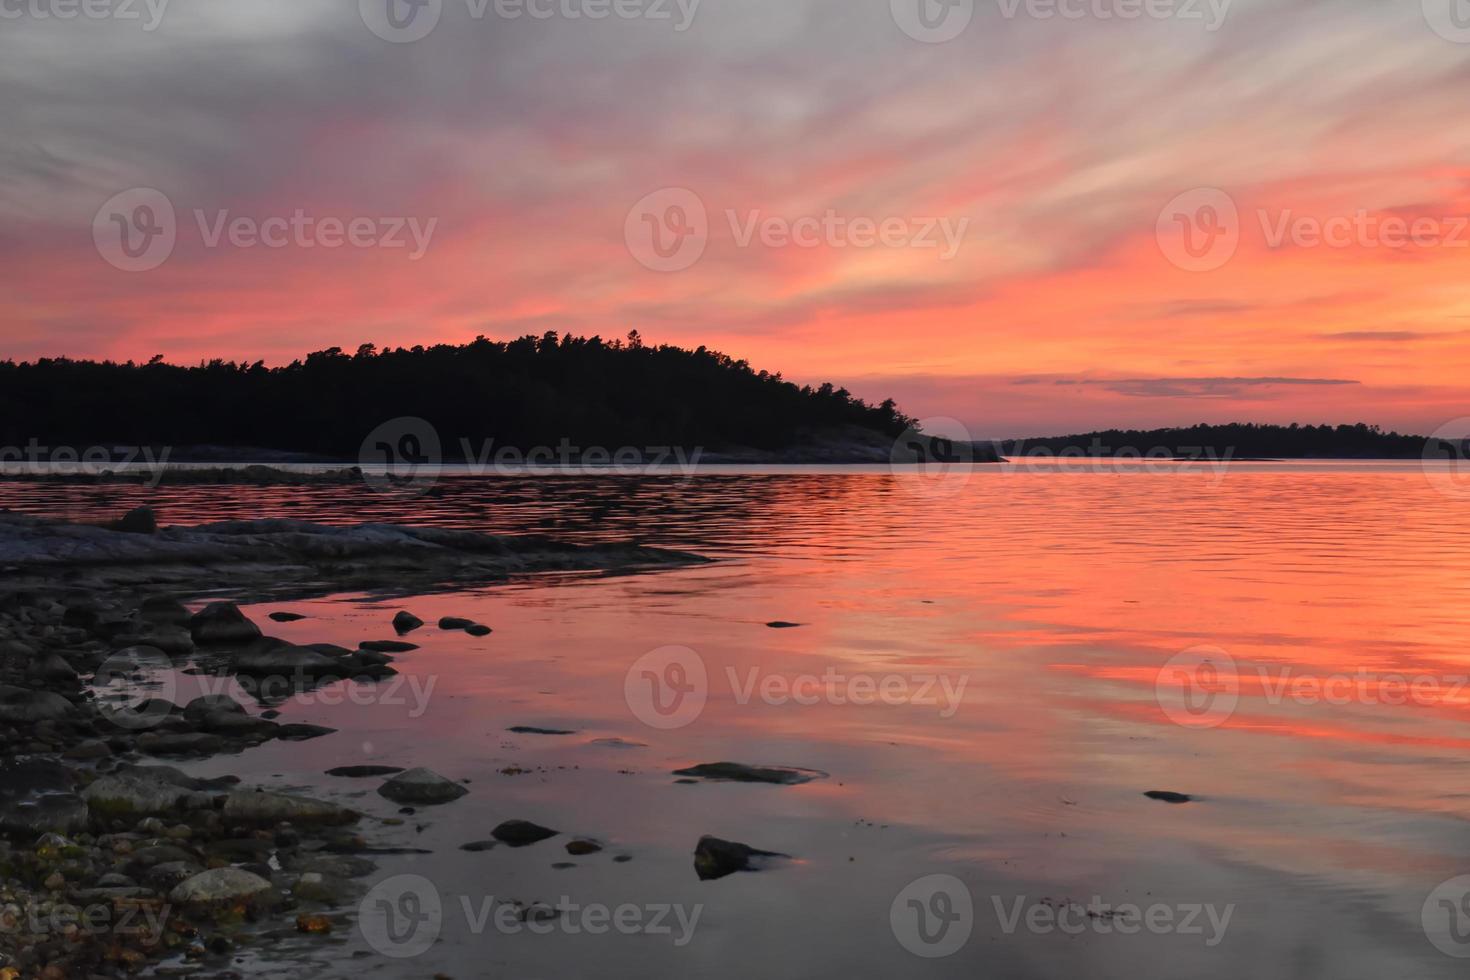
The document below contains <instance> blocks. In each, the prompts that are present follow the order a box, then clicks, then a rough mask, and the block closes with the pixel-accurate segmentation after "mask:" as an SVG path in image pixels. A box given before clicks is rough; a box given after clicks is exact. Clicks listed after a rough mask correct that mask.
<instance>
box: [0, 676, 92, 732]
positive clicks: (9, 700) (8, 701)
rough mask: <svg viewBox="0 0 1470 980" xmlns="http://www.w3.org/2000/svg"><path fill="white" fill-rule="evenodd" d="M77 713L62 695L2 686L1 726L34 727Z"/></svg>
mask: <svg viewBox="0 0 1470 980" xmlns="http://www.w3.org/2000/svg"><path fill="white" fill-rule="evenodd" d="M75 711H76V709H75V707H73V705H72V703H71V702H70V701H68V700H67V699H66V698H64V697H62V696H61V695H60V694H53V693H52V692H50V691H33V690H30V689H29V688H24V687H10V686H8V685H0V724H5V725H34V724H36V723H37V722H42V721H60V720H61V719H63V718H68V717H70V716H71V715H72V714H73V713H74V712H75Z"/></svg>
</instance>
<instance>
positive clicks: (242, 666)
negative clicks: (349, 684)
mask: <svg viewBox="0 0 1470 980" xmlns="http://www.w3.org/2000/svg"><path fill="white" fill-rule="evenodd" d="M346 652H347V651H345V650H344V651H343V653H344V654H345V653H346ZM230 666H231V668H232V669H233V670H234V671H235V672H236V673H237V674H250V675H253V676H255V677H284V678H290V679H299V680H305V679H311V678H324V677H340V676H342V674H343V670H344V668H343V665H342V662H341V660H340V658H338V657H334V656H329V655H328V654H326V653H324V652H322V651H320V650H317V649H313V648H312V647H305V646H301V647H299V646H296V645H295V644H292V643H287V642H285V641H284V640H277V639H274V638H267V639H265V640H262V641H259V642H256V643H253V644H251V645H250V646H249V647H248V648H246V649H244V650H241V651H239V652H238V653H236V654H235V655H234V657H233V658H232V659H231V661H230Z"/></svg>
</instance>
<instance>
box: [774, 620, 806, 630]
mask: <svg viewBox="0 0 1470 980" xmlns="http://www.w3.org/2000/svg"><path fill="white" fill-rule="evenodd" d="M800 625H802V624H801V623H788V622H786V621H785V620H784V619H778V620H775V621H773V622H770V623H767V624H766V626H767V627H769V628H771V629H773V630H794V629H796V628H797V627H798V626H800Z"/></svg>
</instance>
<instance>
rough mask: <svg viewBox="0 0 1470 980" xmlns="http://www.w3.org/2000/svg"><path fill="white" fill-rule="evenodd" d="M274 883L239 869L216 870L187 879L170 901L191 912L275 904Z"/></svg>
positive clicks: (177, 887) (179, 885)
mask: <svg viewBox="0 0 1470 980" xmlns="http://www.w3.org/2000/svg"><path fill="white" fill-rule="evenodd" d="M273 898H274V892H273V891H272V888H271V883H270V882H269V881H267V880H266V879H264V878H262V877H260V875H257V874H252V873H251V872H249V871H244V870H242V869H240V868H215V869H213V870H211V871H203V872H200V873H199V874H197V875H194V876H193V877H192V878H187V879H185V880H184V881H182V882H180V883H179V884H178V885H176V886H174V889H173V890H172V891H170V892H169V893H168V900H169V902H171V903H172V904H174V905H179V906H183V907H184V908H186V909H189V910H191V911H202V910H207V909H213V908H220V907H229V906H237V905H244V906H246V907H258V906H265V905H270V904H273V903H272V902H271V899H273Z"/></svg>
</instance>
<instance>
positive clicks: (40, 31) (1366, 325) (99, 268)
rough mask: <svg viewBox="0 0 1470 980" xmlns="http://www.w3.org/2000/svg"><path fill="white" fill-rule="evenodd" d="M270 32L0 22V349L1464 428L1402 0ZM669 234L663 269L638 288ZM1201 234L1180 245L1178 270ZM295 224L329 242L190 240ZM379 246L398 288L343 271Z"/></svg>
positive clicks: (1425, 67)
mask: <svg viewBox="0 0 1470 980" xmlns="http://www.w3.org/2000/svg"><path fill="white" fill-rule="evenodd" d="M915 2H920V0H915ZM1434 2H1437V0H1426V3H1429V4H1433V3H1434ZM300 6H301V5H299V4H296V5H292V4H286V3H278V2H276V0H263V2H261V3H258V4H253V5H251V6H250V7H248V8H237V9H233V10H229V11H225V10H222V9H215V8H206V7H200V6H184V5H177V6H175V7H173V8H171V9H169V10H168V12H167V13H166V14H165V16H164V17H163V19H162V20H161V21H160V23H159V24H158V25H157V28H156V29H154V30H151V31H145V30H144V29H143V28H141V27H139V26H137V25H134V24H125V23H120V22H116V21H92V22H88V21H80V20H79V21H66V22H63V21H58V20H54V19H51V20H45V19H37V18H35V17H28V18H22V19H20V20H13V21H10V22H8V23H7V24H6V25H5V32H4V33H3V35H0V78H3V81H4V83H5V85H6V88H7V90H8V91H12V92H15V93H16V94H17V95H18V96H20V97H19V98H17V99H15V100H7V105H5V106H0V126H3V129H4V131H5V132H6V133H7V141H6V142H7V146H6V147H5V148H4V151H3V152H0V211H3V213H4V215H5V218H6V220H5V222H4V232H3V234H0V250H3V255H0V258H3V260H4V267H5V268H6V270H7V271H6V273H5V274H4V276H3V279H0V284H3V288H0V322H3V323H4V325H5V327H4V329H5V340H6V343H5V345H4V350H3V354H4V355H5V356H9V357H16V358H28V357H33V356H42V355H51V354H69V355H75V356H99V357H100V356H107V357H115V358H137V359H144V358H147V357H149V356H151V355H153V354H156V353H162V354H164V355H166V356H167V357H168V358H169V359H171V360H179V361H193V360H197V359H199V358H204V357H227V358H235V359H250V360H255V359H264V360H266V361H267V362H281V361H286V360H290V359H291V358H293V357H296V356H300V355H302V354H304V353H306V352H307V351H310V350H316V349H320V348H324V347H328V346H333V345H337V346H342V347H346V348H349V349H351V348H355V347H356V346H357V345H358V344H360V343H363V342H373V343H377V344H378V345H380V346H396V345H411V344H414V343H432V342H439V341H451V342H458V341H464V340H468V339H471V338H473V337H474V336H475V335H477V334H480V333H484V334H486V335H489V336H492V337H497V338H505V337H511V336H515V335H518V334H522V333H538V334H539V333H542V332H544V331H546V330H559V331H573V332H577V333H587V334H593V333H597V334H602V335H603V336H620V335H622V334H624V333H626V332H627V330H629V329H631V328H635V327H636V328H637V329H639V330H640V331H641V332H642V333H643V335H644V337H645V338H646V339H647V340H649V341H652V342H668V343H677V344H683V345H690V346H694V345H698V344H707V345H709V346H712V347H716V348H719V349H723V350H725V351H727V352H729V353H731V354H734V355H736V356H740V357H745V358H748V359H749V360H750V361H751V362H752V363H753V364H754V365H755V366H756V367H758V368H767V369H770V370H778V371H781V372H783V373H784V374H785V375H786V376H787V377H789V378H792V379H794V380H799V381H804V382H805V381H821V380H828V379H830V380H833V381H835V382H837V383H840V384H844V385H846V386H847V387H849V388H851V389H852V390H853V391H855V392H856V393H858V394H861V395H864V396H867V397H871V398H873V399H879V398H882V397H886V396H889V395H893V396H895V397H897V398H898V399H899V401H900V404H901V406H902V407H903V408H904V409H905V410H907V411H908V412H909V413H910V414H913V415H916V416H920V417H928V416H941V415H942V416H953V417H955V418H958V419H960V420H961V421H962V422H963V423H964V424H965V426H966V427H968V428H969V429H970V430H971V432H972V433H973V434H974V435H975V436H977V437H980V436H1007V435H1031V434H1041V433H1047V432H1058V431H1075V430H1079V429H1084V428H1094V427H1104V426H1111V425H1163V424H1189V423H1193V422H1197V421H1224V420H1231V419H1241V420H1257V421H1294V420H1295V421H1303V422H1321V421H1331V422H1356V421H1367V422H1376V423H1380V424H1383V425H1385V426H1387V427H1392V428H1399V429H1403V430H1416V431H1421V432H1429V431H1432V430H1434V429H1436V428H1438V427H1439V426H1440V425H1442V424H1444V423H1445V422H1447V421H1449V420H1450V419H1453V418H1456V417H1458V416H1464V415H1467V414H1470V405H1467V401H1470V400H1467V399H1466V398H1465V386H1464V382H1463V379H1464V377H1465V376H1466V373H1467V372H1466V367H1467V364H1466V361H1467V354H1466V350H1467V346H1466V343H1465V340H1466V336H1467V334H1466V331H1467V329H1470V300H1467V299H1466V298H1465V293H1464V290H1463V286H1462V283H1463V281H1464V271H1465V269H1466V268H1467V261H1470V227H1467V222H1466V216H1467V215H1470V180H1467V178H1470V147H1467V146H1466V141H1465V137H1464V129H1463V127H1458V126H1456V125H1455V124H1454V120H1455V119H1456V118H1458V116H1459V115H1462V114H1463V109H1461V108H1460V107H1459V104H1458V103H1459V102H1460V101H1462V100H1461V99H1460V97H1459V93H1463V91H1464V82H1465V81H1466V80H1467V75H1470V71H1467V66H1470V60H1467V59H1466V57H1465V56H1466V54H1467V53H1470V47H1467V46H1466V45H1463V44H1460V43H1456V42H1455V41H1454V40H1450V39H1447V38H1446V37H1443V36H1440V35H1439V34H1437V33H1436V31H1435V30H1434V29H1432V26H1431V25H1432V24H1433V23H1434V17H1432V16H1429V17H1426V15H1425V12H1424V11H1422V10H1420V9H1419V5H1418V4H1407V5H1404V7H1403V9H1402V10H1399V9H1380V8H1378V7H1375V8H1374V9H1368V10H1362V11H1353V12H1344V11H1340V10H1334V11H1331V12H1328V11H1326V10H1323V9H1321V8H1320V7H1319V6H1318V5H1315V4H1309V3H1305V2H1288V3H1280V2H1276V3H1266V2H1254V0H1239V2H1236V3H1234V4H1227V11H1226V16H1225V18H1224V20H1223V21H1222V22H1221V23H1220V25H1219V26H1218V29H1217V30H1213V31H1211V30H1207V29H1206V28H1205V27H1203V26H1201V25H1200V24H1198V23H1193V22H1188V21H1185V20H1183V19H1179V18H1175V19H1168V20H1158V21H1149V20H1142V21H1129V22H1122V21H1117V20H1112V21H1103V20H1098V19H1096V18H1094V17H1083V18H1080V19H1075V20H1067V21H1057V20H1038V19H1034V18H1029V17H1027V16H1026V15H1025V13H1024V12H1023V13H1022V14H1020V15H1017V16H1015V17H1007V16H1005V15H1004V14H1003V12H1002V8H1001V7H999V6H997V5H996V4H994V3H992V4H990V5H988V6H987V5H986V4H985V3H979V2H978V0H977V2H976V4H975V5H974V6H975V10H974V19H973V20H972V21H971V22H970V23H969V26H968V27H967V28H966V29H965V30H964V31H962V32H961V33H960V34H959V35H958V36H957V37H955V38H954V39H952V40H949V41H948V42H947V43H942V44H937V43H926V42H924V41H922V40H916V39H915V38H914V37H911V36H908V35H907V34H906V33H905V30H904V29H903V28H902V26H901V25H900V24H899V23H898V19H897V15H896V14H894V13H893V12H892V10H897V9H898V6H899V5H898V4H895V5H893V7H892V10H890V9H889V8H890V5H889V4H887V3H877V2H875V3H872V4H858V5H854V4H852V3H836V2H831V0H781V2H779V3H777V2H775V0H770V2H768V0H749V2H747V3H744V4H740V5H735V4H732V3H730V2H728V0H726V2H719V0H705V3H704V5H703V6H699V7H697V10H696V12H695V15H694V18H693V20H692V23H691V24H690V25H689V26H688V29H687V30H683V31H679V30H676V29H675V27H674V26H673V25H671V24H668V23H660V22H656V21H653V20H650V19H646V18H645V19H632V20H616V19H614V20H607V21H599V22H591V21H587V20H570V19H566V18H551V19H547V20H528V19H524V18H523V19H519V20H504V19H497V18H496V17H494V16H493V15H492V16H490V17H488V18H476V17H474V16H473V15H472V14H471V13H470V10H473V7H470V8H466V7H465V6H464V5H463V2H462V0H459V2H458V3H456V2H454V0H447V2H445V3H444V6H443V10H442V20H441V21H439V22H438V24H437V27H436V28H435V29H434V30H433V31H432V32H431V33H429V34H428V36H426V37H424V38H423V39H421V40H418V41H415V42H413V43H392V42H390V41H385V40H383V39H381V38H380V37H378V36H376V35H375V33H374V31H373V30H371V29H369V27H368V26H367V25H366V21H365V19H363V18H360V17H359V16H358V12H357V11H354V10H351V9H347V10H346V13H343V12H342V11H338V10H329V9H326V5H324V6H323V8H321V9H308V10H301V9H297V8H299V7H300ZM345 6H346V7H347V8H350V7H352V6H353V5H351V4H348V5H345ZM962 6H963V5H962ZM869 7H871V9H869ZM131 188H152V189H156V191H157V192H158V193H159V194H160V195H161V199H162V200H163V201H165V202H166V207H167V208H168V209H169V210H170V211H171V212H172V222H171V227H172V228H173V230H174V231H175V233H176V241H175V242H174V244H173V246H172V249H171V250H170V251H168V252H167V255H166V258H164V259H163V260H162V261H161V264H158V265H157V266H156V267H153V268H150V269H148V270H147V271H124V270H123V269H120V268H118V267H116V263H115V262H112V261H110V257H112V258H115V257H116V254H117V253H116V245H117V241H116V237H115V236H116V235H117V234H118V232H117V230H116V228H115V227H114V226H113V225H112V224H111V221H112V217H113V215H114V214H118V215H120V216H121V220H122V221H123V222H124V223H126V222H129V221H133V220H134V218H136V217H137V214H136V203H137V200H138V199H137V198H127V197H125V198H123V199H121V200H122V202H123V203H122V204H121V205H118V204H116V203H115V202H116V201H117V200H118V199H117V198H116V197H115V195H118V194H119V193H120V192H126V191H128V190H129V189H131ZM1199 188H1213V189H1216V190H1213V191H1210V192H1208V193H1207V194H1206V193H1205V192H1197V193H1194V194H1193V195H1192V196H1189V192H1194V191H1196V189H1199ZM670 189H680V190H678V191H673V190H670ZM1202 194H1203V195H1204V196H1202ZM1180 195H1186V196H1185V197H1184V198H1180ZM150 200H153V199H152V198H150ZM1181 200H1182V201H1183V203H1182V204H1178V203H1173V204H1171V202H1178V201H1181ZM109 202H112V203H109ZM670 202H676V203H680V204H681V205H686V206H685V209H684V211H683V212H682V214H683V217H684V219H685V220H686V221H692V222H693V224H691V225H690V227H691V228H693V229H694V234H693V235H692V236H686V238H685V239H683V240H686V241H688V240H692V241H693V242H694V243H695V245H693V246H691V248H692V249H693V251H694V252H697V255H694V257H693V258H692V260H690V258H689V254H685V255H683V256H680V257H677V258H676V259H675V265H677V266H678V268H675V269H670V270H667V271H657V270H656V269H651V268H649V265H650V264H654V265H657V264H658V262H657V260H655V261H654V262H652V263H650V262H649V261H648V260H649V259H650V257H651V256H652V255H653V253H651V252H650V251H649V246H650V241H649V240H648V239H647V238H646V237H644V236H645V235H646V234H648V232H646V231H644V230H640V229H647V228H649V227H650V226H649V225H648V222H650V221H651V222H653V224H654V225H655V226H661V227H663V228H664V229H666V230H667V229H668V228H669V227H670V225H669V224H668V222H669V221H671V220H673V219H674V218H676V217H677V215H673V214H671V213H670V212H669V210H668V208H669V205H670ZM691 202H693V207H692V208H691V207H689V206H687V205H689V204H690V203H691ZM1201 202H1204V203H1207V204H1211V205H1212V206H1213V205H1217V204H1220V203H1221V202H1226V203H1228V205H1229V207H1230V208H1231V209H1233V211H1234V216H1233V217H1232V216H1231V215H1225V216H1224V218H1223V220H1224V224H1223V225H1221V228H1222V230H1223V233H1224V236H1223V238H1222V241H1223V242H1224V243H1225V244H1224V245H1222V248H1223V249H1224V251H1221V252H1217V253H1215V254H1214V255H1212V256H1209V257H1207V258H1206V259H1205V260H1204V265H1205V266H1207V267H1205V268H1194V269H1189V268H1181V267H1180V262H1182V263H1183V264H1184V265H1190V264H1191V262H1192V261H1193V260H1190V259H1189V258H1188V257H1187V256H1188V253H1187V252H1184V251H1182V250H1181V243H1182V238H1181V236H1182V233H1183V232H1182V229H1183V226H1181V225H1179V224H1178V222H1177V220H1176V215H1183V217H1184V218H1185V219H1187V220H1189V221H1191V222H1195V223H1196V224H1195V225H1194V227H1195V230H1196V232H1197V233H1199V234H1203V232H1202V231H1201V230H1200V229H1201V228H1202V227H1203V226H1202V225H1200V224H1199V223H1200V222H1206V221H1208V220H1209V218H1210V215H1209V214H1206V213H1204V212H1202V211H1201V210H1200V207H1201V206H1202V203H1201ZM109 208H111V211H110V212H109ZM119 208H120V210H119ZM99 209H100V210H99ZM159 210H160V209H155V211H159ZM298 212H299V213H300V214H302V215H303V216H304V217H309V218H311V219H314V220H315V221H320V220H321V219H324V218H337V219H341V220H342V221H344V222H348V221H351V220H353V219H357V220H359V221H363V220H368V221H369V222H370V224H371V227H372V228H373V229H374V231H373V234H372V235H371V236H368V238H366V239H365V241H366V240H368V239H371V241H369V243H368V244H365V245H363V246H362V247H353V246H351V245H347V246H343V247H338V248H331V249H328V248H325V247H322V245H323V239H322V238H320V237H313V236H315V235H318V232H316V231H312V232H310V233H307V234H306V235H304V236H296V237H292V238H291V239H290V240H288V241H284V242H283V243H282V244H281V247H276V248H272V247H267V246H265V245H262V244H259V243H258V242H255V241H254V240H253V239H250V238H249V236H248V235H246V237H244V238H236V239H235V240H234V241H231V240H230V236H229V235H224V236H222V237H221V238H219V239H218V240H216V241H212V240H211V235H212V226H214V225H215V224H216V223H218V222H219V221H220V220H221V219H222V218H224V219H226V220H234V219H238V218H245V219H248V227H255V226H259V225H260V224H261V223H262V222H267V221H268V219H272V218H275V219H278V220H280V219H286V220H289V219H290V218H291V217H292V216H293V215H295V214H297V213H298ZM1216 213H1217V214H1218V213H1220V209H1219V208H1217V209H1216ZM645 215H646V217H645ZM804 218H805V219H815V220H808V222H807V223H805V224H802V223H800V219H804ZM395 219H404V220H412V221H413V222H415V223H416V225H417V226H418V227H419V228H420V230H421V231H422V230H424V229H430V228H431V229H432V233H431V234H428V235H427V236H426V237H425V238H424V239H423V241H422V242H421V245H422V248H421V249H417V251H421V252H422V254H421V256H419V257H417V258H414V257H411V256H412V255H413V253H414V252H415V251H416V249H415V247H414V245H413V241H412V237H411V236H410V235H409V234H408V232H407V231H406V230H405V231H404V232H403V233H401V234H400V235H399V236H397V237H398V239H400V240H402V239H407V240H408V247H404V248H389V247H382V246H381V244H379V241H380V239H381V237H382V236H383V235H385V234H386V232H387V231H388V230H389V229H391V228H394V227H395V225H396V224H399V223H402V222H399V221H396V220H395ZM1334 221H1336V222H1339V223H1341V228H1342V230H1343V234H1342V235H1341V236H1339V237H1337V238H1335V239H1334V240H1333V241H1331V242H1328V243H1323V242H1319V241H1317V240H1316V239H1314V238H1313V237H1312V235H1313V228H1314V226H1315V225H1320V224H1322V223H1330V222H1334ZM1395 221H1398V222H1401V223H1402V224H1401V226H1395V225H1394V224H1393V222H1395ZM94 222H97V223H98V227H99V228H100V229H101V231H99V233H98V236H94ZM761 222H770V223H771V227H770V228H769V229H767V232H768V233H767V234H765V235H764V236H763V235H762V233H761V231H760V229H761V228H762V227H764V226H762V225H761V224H760V223H761ZM824 222H825V223H826V224H825V225H824ZM834 222H835V224H834ZM865 222H866V223H869V224H870V226H871V227H873V228H876V227H880V226H884V224H885V223H886V225H887V226H888V227H889V228H890V229H892V234H891V235H890V236H889V240H888V241H887V242H886V243H878V244H872V245H869V244H867V243H866V242H865V241H864V239H863V235H862V234H861V233H860V231H859V229H860V228H861V226H862V224H863V223H865ZM1416 222H1417V224H1416ZM752 223H754V225H753V224H752ZM854 223H856V225H854ZM793 226H795V227H794V229H793ZM312 227H313V228H316V227H317V226H315V225H314V224H313V225H312ZM364 227H367V226H364ZM752 227H754V228H755V229H756V230H755V231H754V233H753V234H751V237H749V238H746V236H747V234H748V233H750V229H751V228H752ZM834 227H835V229H836V230H833V229H834ZM931 227H932V229H933V231H932V233H930V229H931ZM109 229H112V230H111V231H110V232H109ZM803 229H804V231H805V233H809V234H810V235H811V236H812V237H811V238H810V239H802V241H801V243H800V244H798V243H793V242H791V241H788V240H786V239H785V238H783V237H782V235H783V234H784V233H785V232H786V231H788V230H794V231H796V232H797V233H798V237H799V236H800V234H801V233H802V232H803ZM1161 229H1162V231H1161ZM1398 230H1414V231H1416V237H1415V238H1413V239H1412V240H1407V241H1404V242H1400V243H1399V244H1398V245H1397V246H1394V245H1391V244H1384V243H1383V242H1381V241H1380V240H1379V239H1380V238H1382V237H1384V236H1388V237H1390V238H1391V237H1392V236H1393V235H1394V234H1395V233H1396V231H1398ZM946 231H947V232H948V233H949V234H950V235H951V236H952V237H951V238H950V239H946V238H945V235H944V234H943V233H942V232H946ZM109 233H111V234H113V235H114V239H113V240H112V241H111V242H109V241H108V239H107V235H108V234H109ZM921 233H922V234H921ZM1283 234H1284V235H1285V237H1284V238H1281V237H1280V236H1282V235H1283ZM99 236H100V237H99ZM1278 239H1279V240H1278ZM1199 240H1200V241H1204V239H1203V238H1201V239H1199ZM669 241H670V242H673V241H675V239H673V238H670V239H669ZM930 243H932V244H930ZM313 245H314V246H315V247H308V246H313ZM1231 247H1233V248H1234V251H1233V254H1229V249H1230V248H1231Z"/></svg>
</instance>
